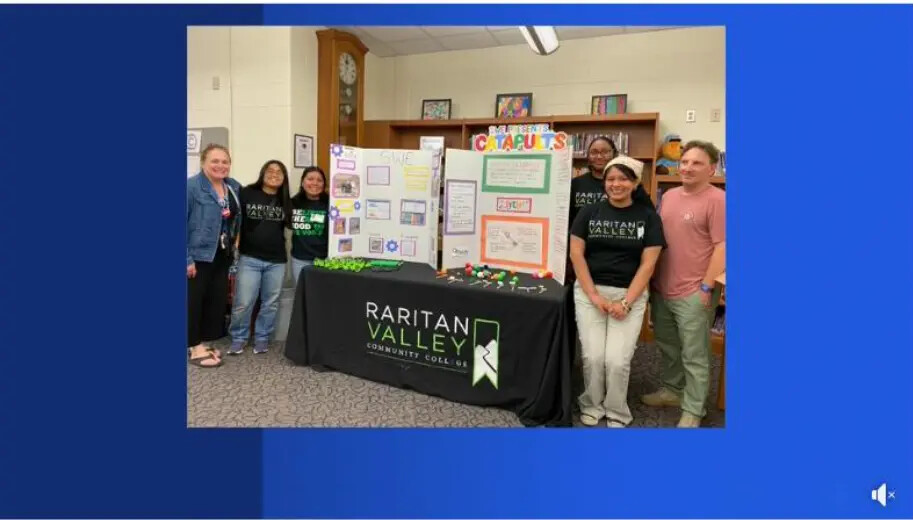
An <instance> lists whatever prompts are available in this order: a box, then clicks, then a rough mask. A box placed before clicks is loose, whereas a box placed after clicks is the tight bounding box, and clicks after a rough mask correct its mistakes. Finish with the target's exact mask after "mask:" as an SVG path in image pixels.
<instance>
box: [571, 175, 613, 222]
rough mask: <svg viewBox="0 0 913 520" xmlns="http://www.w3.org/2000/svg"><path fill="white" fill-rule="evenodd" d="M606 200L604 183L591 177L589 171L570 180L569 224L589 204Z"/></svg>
mask: <svg viewBox="0 0 913 520" xmlns="http://www.w3.org/2000/svg"><path fill="white" fill-rule="evenodd" d="M605 199H606V194H605V183H604V182H603V180H602V179H597V178H596V177H593V174H591V173H590V171H589V169H588V170H586V171H585V172H583V175H581V176H579V177H574V179H573V180H571V210H570V215H568V219H569V222H570V223H572V224H573V222H574V220H575V219H576V218H577V213H579V212H580V210H581V209H583V208H584V207H586V206H589V205H590V204H596V203H597V202H601V201H603V200H605Z"/></svg>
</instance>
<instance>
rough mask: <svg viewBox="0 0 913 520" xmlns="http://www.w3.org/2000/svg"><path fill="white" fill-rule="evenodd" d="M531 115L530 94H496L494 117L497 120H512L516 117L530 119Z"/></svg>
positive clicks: (531, 99)
mask: <svg viewBox="0 0 913 520" xmlns="http://www.w3.org/2000/svg"><path fill="white" fill-rule="evenodd" d="M532 115H533V94H532V92H525V93H519V94H516V93H515V94H498V96H497V97H496V98H495V117H497V118H498V119H514V118H518V117H530V116H532Z"/></svg>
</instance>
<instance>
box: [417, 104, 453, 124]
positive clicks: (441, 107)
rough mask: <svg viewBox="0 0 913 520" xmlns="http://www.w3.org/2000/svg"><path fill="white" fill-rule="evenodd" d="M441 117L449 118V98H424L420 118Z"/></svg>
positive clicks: (433, 118)
mask: <svg viewBox="0 0 913 520" xmlns="http://www.w3.org/2000/svg"><path fill="white" fill-rule="evenodd" d="M441 119H450V100H449V99H425V100H422V120H425V121H433V120H441Z"/></svg>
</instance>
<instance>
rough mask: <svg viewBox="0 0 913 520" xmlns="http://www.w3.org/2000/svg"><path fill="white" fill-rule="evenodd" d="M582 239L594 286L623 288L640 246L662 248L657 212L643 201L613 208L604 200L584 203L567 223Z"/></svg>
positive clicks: (634, 271) (637, 260)
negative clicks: (589, 203)
mask: <svg viewBox="0 0 913 520" xmlns="http://www.w3.org/2000/svg"><path fill="white" fill-rule="evenodd" d="M571 234H572V235H574V236H577V237H580V238H582V239H583V240H585V241H586V252H585V254H584V256H585V257H586V264H587V267H589V269H590V276H592V277H593V282H594V283H595V284H596V285H608V286H611V287H620V288H626V287H628V286H629V285H631V280H633V279H634V275H635V274H637V269H638V268H639V267H640V256H641V253H643V250H644V248H647V247H651V246H662V247H665V245H666V241H665V239H664V238H663V226H662V221H661V220H660V218H659V215H657V214H656V211H654V210H653V209H652V208H650V207H648V206H645V205H643V204H632V205H630V206H628V207H626V208H616V207H615V206H612V205H611V204H609V202H608V201H604V202H600V203H599V204H592V205H589V206H586V207H585V208H583V209H582V210H580V212H579V213H578V214H577V218H576V219H574V223H573V224H572V225H571Z"/></svg>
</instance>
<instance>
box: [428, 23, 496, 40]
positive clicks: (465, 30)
mask: <svg viewBox="0 0 913 520" xmlns="http://www.w3.org/2000/svg"><path fill="white" fill-rule="evenodd" d="M422 29H423V30H424V31H425V32H426V33H428V34H430V35H431V36H435V37H437V36H453V35H457V34H470V33H479V32H484V31H485V27H483V26H479V25H460V26H438V25H426V26H422Z"/></svg>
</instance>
